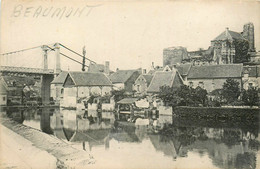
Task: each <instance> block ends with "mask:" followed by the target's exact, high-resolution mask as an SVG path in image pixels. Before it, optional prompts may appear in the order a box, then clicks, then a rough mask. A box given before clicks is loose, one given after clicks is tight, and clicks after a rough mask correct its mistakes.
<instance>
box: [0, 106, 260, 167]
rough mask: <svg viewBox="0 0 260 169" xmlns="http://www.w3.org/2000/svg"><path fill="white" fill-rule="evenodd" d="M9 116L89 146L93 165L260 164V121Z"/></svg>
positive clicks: (40, 113)
mask: <svg viewBox="0 0 260 169" xmlns="http://www.w3.org/2000/svg"><path fill="white" fill-rule="evenodd" d="M3 114H5V116H7V117H9V118H12V119H13V120H15V121H17V122H19V123H22V124H24V125H26V126H30V127H33V128H35V129H39V130H42V131H43V132H45V133H48V134H51V135H54V136H56V137H57V138H59V139H61V140H63V141H65V142H67V143H69V144H71V145H72V146H73V147H75V148H77V149H80V150H86V151H88V152H90V154H91V155H92V156H93V158H94V159H95V161H96V163H95V164H94V165H93V166H91V167H93V168H185V169H187V168H214V169H226V168H228V169H231V168H236V169H240V168H241V169H242V168H243V169H247V168H260V162H259V161H260V136H259V132H260V131H259V121H257V122H254V123H252V122H250V121H248V122H245V123H241V122H239V123H236V124H234V123H235V122H230V121H214V125H213V122H212V121H208V120H206V119H200V120H194V119H188V118H187V117H186V118H185V119H183V118H182V119H176V118H172V117H171V116H161V117H160V118H161V119H160V121H161V123H165V126H166V127H165V128H164V129H163V130H161V131H160V132H159V133H152V132H149V131H150V130H148V129H147V127H145V126H134V125H120V124H118V123H115V119H114V116H113V113H110V112H102V113H100V114H98V113H97V112H95V111H93V112H85V111H76V110H60V109H27V110H19V109H13V110H8V111H5V112H3Z"/></svg>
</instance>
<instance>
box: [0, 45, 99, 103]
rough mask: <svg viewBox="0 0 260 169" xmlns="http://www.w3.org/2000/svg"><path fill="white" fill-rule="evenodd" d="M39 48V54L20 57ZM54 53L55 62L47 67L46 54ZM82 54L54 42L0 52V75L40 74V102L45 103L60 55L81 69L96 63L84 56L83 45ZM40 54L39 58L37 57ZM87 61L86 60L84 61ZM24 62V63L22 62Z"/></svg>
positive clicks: (59, 70) (58, 71)
mask: <svg viewBox="0 0 260 169" xmlns="http://www.w3.org/2000/svg"><path fill="white" fill-rule="evenodd" d="M61 48H63V49H64V50H65V51H66V52H69V53H70V54H69V55H68V54H67V53H66V54H65V53H64V52H61V50H60V49H61ZM36 49H38V50H39V49H40V51H41V54H40V55H39V51H38V52H37V53H36V55H37V56H35V55H27V56H26V57H27V59H24V58H23V57H21V56H22V55H21V54H22V53H25V52H28V51H32V50H36ZM51 52H52V53H54V57H55V59H54V60H55V64H54V69H49V65H48V63H49V62H48V59H50V58H48V56H49V54H50V53H51ZM82 53H83V54H80V53H78V52H76V51H74V50H72V49H70V48H69V47H67V46H65V45H63V44H61V43H54V44H48V45H41V46H35V47H31V48H27V49H22V50H16V51H12V52H7V53H2V54H0V56H1V63H2V64H1V66H0V75H1V76H40V77H41V98H42V103H43V104H44V105H47V104H49V103H50V92H51V87H50V86H51V82H52V80H53V79H54V77H56V76H57V75H59V73H60V72H61V71H62V70H61V56H63V57H65V58H67V59H69V60H70V61H71V62H74V63H77V64H80V65H81V66H82V71H85V67H88V65H89V64H90V63H92V64H96V62H95V61H93V60H91V59H88V58H86V56H85V54H86V51H85V47H84V48H83V52H82ZM72 55H74V56H75V55H76V56H78V57H80V59H81V60H79V59H75V58H74V57H72ZM39 56H40V58H39ZM39 61H40V66H39V65H38V67H35V64H36V63H39ZM86 61H87V62H86ZM23 62H25V63H23ZM29 63H31V64H34V66H28V65H29Z"/></svg>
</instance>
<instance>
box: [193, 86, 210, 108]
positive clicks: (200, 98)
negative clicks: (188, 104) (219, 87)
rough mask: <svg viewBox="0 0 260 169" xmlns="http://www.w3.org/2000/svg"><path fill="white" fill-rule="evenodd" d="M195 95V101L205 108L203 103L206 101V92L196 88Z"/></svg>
mask: <svg viewBox="0 0 260 169" xmlns="http://www.w3.org/2000/svg"><path fill="white" fill-rule="evenodd" d="M195 93H196V98H195V99H196V100H198V102H199V103H201V104H202V105H204V106H205V102H206V100H207V94H208V92H207V90H206V89H203V88H201V87H200V86H198V87H196V89H195Z"/></svg>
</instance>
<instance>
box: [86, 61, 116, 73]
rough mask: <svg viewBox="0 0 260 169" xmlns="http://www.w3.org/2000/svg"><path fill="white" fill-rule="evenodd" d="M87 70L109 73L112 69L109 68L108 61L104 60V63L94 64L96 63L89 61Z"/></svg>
mask: <svg viewBox="0 0 260 169" xmlns="http://www.w3.org/2000/svg"><path fill="white" fill-rule="evenodd" d="M88 72H92V73H98V72H100V73H105V74H106V75H109V74H110V73H112V71H111V70H110V68H109V61H106V62H105V64H96V63H90V64H89V67H88Z"/></svg>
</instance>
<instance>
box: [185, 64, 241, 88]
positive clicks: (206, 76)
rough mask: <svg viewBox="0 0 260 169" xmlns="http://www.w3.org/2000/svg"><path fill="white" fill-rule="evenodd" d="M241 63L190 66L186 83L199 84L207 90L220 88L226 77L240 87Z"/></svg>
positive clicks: (190, 84)
mask: <svg viewBox="0 0 260 169" xmlns="http://www.w3.org/2000/svg"><path fill="white" fill-rule="evenodd" d="M242 71H243V64H229V65H227V64H224V65H208V66H192V67H191V68H190V71H189V73H188V76H187V81H188V85H189V86H190V87H193V88H196V87H197V86H200V87H201V88H203V89H206V90H207V91H208V92H212V91H213V90H215V89H221V88H222V87H223V84H224V83H225V82H226V80H227V79H228V78H231V79H234V80H236V81H237V82H239V84H240V88H241V87H242Z"/></svg>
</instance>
